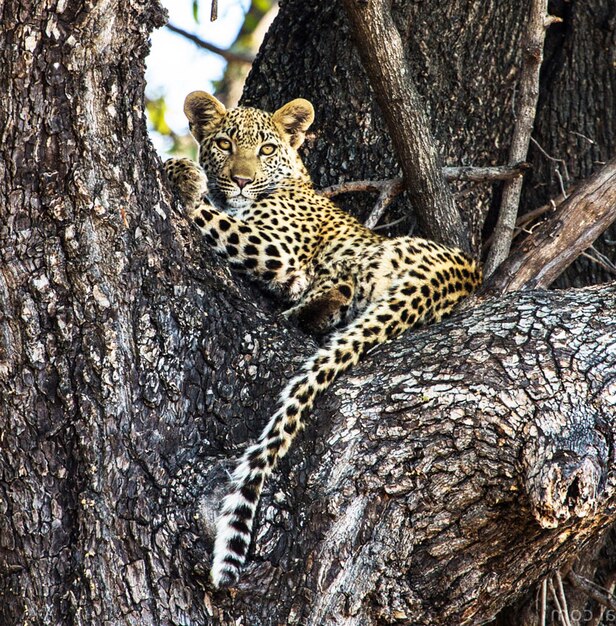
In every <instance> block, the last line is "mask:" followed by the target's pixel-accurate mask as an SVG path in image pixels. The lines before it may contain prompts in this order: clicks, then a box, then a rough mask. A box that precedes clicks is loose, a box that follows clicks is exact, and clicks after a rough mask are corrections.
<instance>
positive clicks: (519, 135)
mask: <svg viewBox="0 0 616 626" xmlns="http://www.w3.org/2000/svg"><path fill="white" fill-rule="evenodd" d="M547 10H548V2H547V0H532V2H531V10H530V15H529V18H528V28H527V33H526V41H525V45H524V48H525V50H524V57H525V58H524V61H523V63H522V71H521V77H520V94H519V99H518V106H517V116H516V117H517V119H516V124H515V127H514V130H513V138H512V141H511V148H510V151H509V162H510V163H518V162H520V161H523V160H525V159H526V155H527V153H528V143H529V141H530V135H531V133H532V130H533V123H534V121H535V111H536V108H537V98H538V97H539V69H540V68H541V62H542V60H543V42H544V39H545V30H546V28H547V26H549V24H551V23H554V22H555V21H557V20H558V18H553V17H551V16H548V15H547ZM521 191H522V179H521V178H516V179H514V180H512V181H510V182H506V183H505V186H504V189H503V197H502V200H501V207H500V212H499V216H498V222H497V224H496V229H495V235H494V242H493V244H492V247H491V248H490V253H489V254H488V259H487V261H486V267H485V273H486V275H487V276H489V275H490V274H492V273H493V272H494V270H495V269H496V268H497V267H498V266H499V265H500V264H501V263H502V262H503V261H504V260H505V259H506V258H507V255H508V254H509V250H510V248H511V242H512V240H513V231H514V227H515V221H516V217H517V214H518V205H519V203H520V192H521Z"/></svg>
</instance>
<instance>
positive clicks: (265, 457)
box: [211, 302, 408, 587]
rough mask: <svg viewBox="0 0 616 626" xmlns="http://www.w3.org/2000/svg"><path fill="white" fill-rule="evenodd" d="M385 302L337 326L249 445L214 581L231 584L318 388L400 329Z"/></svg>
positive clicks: (219, 533)
mask: <svg viewBox="0 0 616 626" xmlns="http://www.w3.org/2000/svg"><path fill="white" fill-rule="evenodd" d="M382 308H383V307H382V305H379V303H378V302H377V303H374V304H373V305H371V306H370V307H368V309H366V311H364V313H363V314H362V315H360V316H359V317H358V318H356V319H355V320H354V321H353V322H352V323H351V324H350V325H349V326H348V327H347V328H345V329H343V330H341V331H338V332H337V333H335V334H334V335H332V337H331V338H330V340H329V343H328V344H327V345H326V346H325V347H323V348H321V349H319V350H318V351H317V352H316V353H315V354H314V355H313V356H312V357H311V358H310V359H308V361H307V362H306V363H305V364H304V366H303V367H302V370H301V372H300V373H299V374H298V375H297V376H295V377H294V378H293V379H292V380H291V381H290V382H289V384H288V385H287V386H286V388H285V389H284V391H283V392H282V395H281V406H280V408H279V409H278V410H277V411H276V413H274V415H273V416H272V418H271V419H270V421H269V423H268V424H267V426H266V427H265V429H264V430H263V432H262V433H261V436H260V437H259V440H258V441H257V443H255V444H254V445H252V446H250V447H249V448H247V449H246V451H245V452H244V454H243V455H242V457H241V459H240V461H239V464H238V466H237V467H236V469H235V471H234V472H233V475H232V485H233V486H232V491H231V492H230V493H229V494H228V495H227V496H226V497H225V498H224V500H223V504H222V509H221V512H220V516H219V518H218V522H217V527H216V541H215V544H214V559H213V564H212V570H211V575H212V580H213V583H214V585H215V586H216V587H229V586H232V585H233V584H234V583H235V582H236V581H237V579H238V577H239V573H240V569H241V567H242V565H243V564H244V561H245V560H246V553H247V552H248V547H249V545H250V538H251V534H252V526H253V521H254V518H255V513H256V510H257V506H258V504H259V498H260V496H261V490H262V488H263V484H264V482H265V479H266V478H267V477H268V476H269V475H270V474H271V473H272V470H273V469H274V467H275V465H276V462H277V461H278V459H279V458H281V457H283V456H284V455H285V454H286V452H287V451H288V449H289V447H290V445H291V443H292V442H293V439H295V436H296V435H297V433H298V432H299V431H300V430H301V429H302V428H303V427H304V423H303V422H304V420H305V419H306V417H307V414H308V413H309V412H310V409H311V408H312V406H313V404H314V400H315V398H316V396H317V394H318V393H320V392H322V391H324V390H325V389H327V387H329V386H330V385H331V384H332V382H333V381H334V379H335V378H336V377H337V376H338V375H339V374H341V373H342V372H344V371H346V370H347V369H349V368H350V367H352V366H353V365H354V364H356V363H357V362H358V361H359V359H360V357H361V355H362V354H363V353H365V351H366V350H367V349H368V348H369V347H371V346H373V345H375V344H377V343H382V342H384V341H386V340H387V339H389V338H391V337H393V336H395V335H397V334H399V333H400V332H402V331H403V330H404V329H405V328H406V327H408V324H406V323H403V322H401V321H400V320H397V322H396V321H394V320H389V323H383V322H382V321H379V319H378V318H379V315H381V316H382V315H384V313H383V310H382Z"/></svg>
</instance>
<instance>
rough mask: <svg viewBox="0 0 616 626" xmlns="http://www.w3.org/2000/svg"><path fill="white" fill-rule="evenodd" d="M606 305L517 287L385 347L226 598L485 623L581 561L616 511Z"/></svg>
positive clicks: (610, 319) (309, 439) (615, 328)
mask: <svg viewBox="0 0 616 626" xmlns="http://www.w3.org/2000/svg"><path fill="white" fill-rule="evenodd" d="M612 307H616V287H614V286H606V287H603V288H601V289H596V288H591V289H586V290H575V291H571V292H560V291H539V292H532V293H515V294H508V295H506V296H504V297H501V298H498V299H494V300H491V301H489V302H485V303H483V304H482V305H481V306H480V307H477V308H476V309H475V310H474V311H469V312H465V313H464V314H459V315H457V316H456V317H455V318H452V319H450V320H447V321H445V322H443V323H441V324H439V325H438V326H433V327H431V328H427V329H426V330H425V331H420V332H415V333H408V334H406V335H404V336H403V337H402V338H400V339H399V340H398V341H397V342H396V343H392V344H388V345H386V346H381V347H379V348H377V349H376V350H375V351H374V352H372V354H370V355H368V356H367V358H366V359H365V360H364V361H363V362H362V363H361V364H359V365H358V366H357V368H356V369H354V370H353V372H352V373H351V375H350V376H349V377H346V378H345V380H344V381H339V382H338V383H336V384H335V385H334V387H333V389H332V390H331V392H329V393H328V394H327V395H326V396H324V397H322V398H321V400H320V401H319V402H318V403H317V407H316V410H315V413H314V415H313V416H312V419H311V423H310V425H309V426H308V428H307V430H306V435H305V436H303V437H302V440H301V443H300V445H299V446H298V448H297V449H295V450H294V451H292V452H291V453H290V456H289V459H287V460H285V461H284V463H283V464H282V466H281V469H280V471H279V472H277V475H276V476H275V477H274V480H273V484H272V485H271V487H270V489H269V490H268V494H267V495H266V498H265V500H264V503H263V507H262V512H261V515H260V519H261V524H263V526H261V528H260V533H259V539H258V541H257V542H256V543H255V545H254V547H253V550H254V556H252V558H251V559H250V562H249V565H248V571H247V572H246V576H245V578H244V581H243V583H242V584H241V585H240V588H239V590H238V594H239V595H238V596H237V597H233V598H224V599H222V602H223V603H224V604H223V606H226V607H228V608H229V610H230V611H233V610H235V611H236V614H237V610H238V606H241V605H245V606H251V607H257V606H258V607H259V608H258V609H256V610H258V611H259V614H258V616H253V620H254V622H255V623H259V618H260V619H262V620H265V616H266V615H267V616H268V618H269V619H270V620H271V622H272V623H281V624H284V623H290V622H291V621H292V620H291V617H293V619H295V620H296V621H297V622H298V623H303V624H306V625H310V626H321V625H322V624H339V623H343V618H344V617H347V618H349V619H350V616H353V617H354V618H355V619H356V620H357V622H356V623H361V624H366V625H372V624H374V625H376V624H383V623H394V620H395V619H399V620H404V619H406V620H407V621H408V623H412V624H414V625H420V624H423V625H428V624H429V625H431V626H434V625H436V624H473V623H481V622H482V621H484V620H487V619H488V618H489V617H491V616H492V615H494V613H495V612H496V611H497V610H498V609H499V608H500V607H502V606H503V605H504V604H506V603H508V602H510V601H511V600H512V599H513V598H514V597H515V596H516V595H517V594H519V593H522V592H524V591H525V590H526V589H528V587H529V586H531V585H532V584H534V583H535V582H538V581H540V580H542V579H543V578H544V577H545V576H546V574H547V573H548V572H549V571H552V570H553V569H554V568H555V567H556V568H558V567H560V566H562V565H563V564H564V563H567V562H571V560H572V559H573V558H574V557H575V555H576V554H578V552H579V551H580V549H581V548H582V546H583V545H584V543H585V542H586V541H588V540H589V539H590V538H591V537H594V536H597V535H599V534H600V533H602V532H603V531H604V530H605V529H606V528H607V527H608V525H609V524H610V522H611V521H613V520H614V516H615V513H614V511H615V510H616V509H614V506H613V503H614V502H615V501H616V483H615V481H614V479H613V477H612V476H611V468H612V464H613V458H612V450H613V446H614V441H616V428H615V425H614V423H613V420H611V419H610V417H611V414H612V412H613V402H614V398H615V395H614V394H615V393H616V388H615V387H614V384H613V381H612V379H611V376H612V372H613V371H614V367H615V366H616V352H614V349H613V348H614V345H615V342H616V321H615V318H614V316H613V315H612V313H611V309H612ZM565 320H567V321H566V322H565ZM445 355H446V356H445ZM377 364H378V368H377V367H376V365H377ZM334 407H335V410H332V409H333V408H334ZM322 418H325V419H324V421H321V419H322ZM306 475H308V476H309V477H310V478H309V479H308V480H309V481H310V490H311V497H310V500H309V503H308V505H307V506H305V505H306V503H305V500H302V495H301V494H300V493H298V488H297V487H296V485H298V484H299V485H303V482H302V481H303V480H305V478H304V477H305V476H306ZM289 481H291V483H289ZM300 491H301V489H300ZM302 493H303V492H302ZM486 494H489V495H486ZM298 501H301V502H302V504H303V505H304V506H300V507H297V508H296V507H295V506H294V503H295V502H298ZM504 527H506V528H507V532H503V528H504ZM292 529H297V531H296V533H297V534H295V535H294V536H293V537H297V540H298V541H299V537H300V536H301V542H302V549H303V553H302V557H301V558H298V553H297V552H296V548H295V546H294V539H293V538H291V539H289V540H288V541H285V537H287V536H288V533H289V532H293V531H292ZM289 579H292V580H294V581H296V580H300V579H301V580H302V585H287V586H286V587H285V582H288V581H289ZM556 584H557V583H556ZM266 587H267V588H270V589H274V588H275V589H281V588H283V587H285V588H286V589H288V592H285V594H284V598H285V600H284V602H281V601H280V600H281V598H280V597H277V598H276V600H275V601H271V602H266V603H265V604H264V602H263V599H262V590H263V589H264V588H266ZM305 589H318V593H315V594H313V595H311V598H312V599H313V601H311V602H306V600H305ZM559 597H560V595H559ZM349 598H352V606H349V605H348V604H347V602H348V599H349ZM289 607H293V608H289Z"/></svg>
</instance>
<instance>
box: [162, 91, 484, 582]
mask: <svg viewBox="0 0 616 626" xmlns="http://www.w3.org/2000/svg"><path fill="white" fill-rule="evenodd" d="M184 112H185V114H186V117H187V118H188V122H189V129H190V132H191V133H192V135H193V137H194V139H195V140H196V142H197V144H198V151H199V157H198V160H199V162H198V163H196V162H195V161H193V160H191V159H186V158H182V159H169V160H167V161H166V163H165V171H166V173H167V176H168V178H169V181H170V183H171V185H172V187H173V188H174V189H175V190H176V192H177V194H178V196H179V198H180V201H181V202H182V203H183V204H184V206H185V210H186V212H187V214H188V217H189V220H191V221H192V222H193V223H194V225H195V226H196V227H197V229H198V230H199V231H200V233H201V235H202V236H203V239H204V240H205V242H206V244H207V245H209V246H210V247H211V248H212V249H213V250H214V251H215V252H216V253H217V254H218V255H220V256H221V257H223V258H224V259H225V260H226V262H227V263H228V264H229V265H230V267H231V268H235V269H237V270H240V271H241V272H244V273H247V274H249V275H250V277H251V278H252V279H254V280H256V281H257V282H258V283H260V284H261V285H263V286H264V287H265V288H267V289H268V290H270V291H273V292H275V293H276V294H277V295H279V296H280V297H281V298H282V301H283V306H285V307H286V308H285V311H284V313H283V315H284V316H285V317H286V318H287V319H289V320H291V321H293V322H294V323H297V325H298V326H299V327H300V328H301V329H303V330H304V331H306V332H309V333H312V334H314V335H315V336H317V337H319V338H320V341H321V343H320V347H318V348H317V349H316V350H315V352H314V353H313V355H312V356H310V357H309V358H308V359H307V360H306V361H305V362H304V364H303V365H302V366H301V367H300V369H299V371H298V372H297V373H296V374H295V375H294V376H293V377H292V378H291V379H290V380H289V382H288V383H287V384H286V385H285V386H284V388H283V389H282V391H281V393H280V397H279V399H278V404H277V408H276V410H275V411H274V412H273V415H271V417H270V418H269V420H268V421H267V423H266V425H265V427H264V428H263V430H262V432H261V434H260V436H259V438H258V440H257V441H256V442H255V443H253V444H251V445H248V446H247V447H246V448H245V451H244V452H243V454H242V455H241V458H240V459H239V461H238V462H237V464H236V466H235V469H234V470H233V472H232V475H231V479H230V484H231V486H230V487H229V489H228V492H227V495H226V496H225V497H224V498H223V500H222V505H221V508H220V512H219V514H218V518H217V522H216V536H215V540H214V548H213V558H212V565H211V569H210V574H211V582H212V583H213V585H214V587H216V588H223V587H232V586H234V585H236V584H237V582H238V580H239V577H240V572H241V569H242V567H243V566H244V565H245V562H246V559H247V554H248V550H249V548H250V543H251V540H252V532H253V526H254V524H255V517H256V513H257V509H258V505H259V501H260V498H261V494H262V491H263V487H264V483H265V481H266V479H267V478H268V477H269V476H270V475H271V473H272V471H273V470H274V468H275V466H276V464H277V462H278V461H279V460H280V459H281V458H282V457H283V456H284V455H285V454H286V453H287V452H288V450H289V448H290V446H291V444H292V442H293V441H294V439H295V438H296V437H297V435H298V433H300V432H301V431H302V429H303V428H304V427H305V425H306V423H307V422H308V418H309V414H310V412H311V409H312V408H313V406H314V403H315V400H316V398H317V396H319V394H322V393H323V392H324V391H325V390H326V389H327V388H328V387H329V386H330V385H332V383H333V381H334V380H335V379H337V377H338V376H340V375H341V374H342V373H344V372H345V371H347V370H348V369H349V368H351V367H352V366H354V365H355V364H357V363H358V361H359V360H360V358H361V357H362V355H364V354H365V353H366V352H367V351H368V350H369V349H370V348H372V347H374V346H376V345H378V344H381V343H384V342H386V341H389V340H391V339H393V338H395V337H398V336H399V335H400V334H401V333H402V332H404V331H405V330H407V329H410V328H416V327H418V326H420V325H423V324H426V323H436V322H439V321H440V320H441V319H442V318H443V317H444V316H445V315H448V314H450V313H451V312H452V311H453V310H454V308H455V307H456V305H457V304H458V303H459V302H460V301H461V300H462V299H464V298H467V297H468V296H469V295H471V294H472V293H473V292H474V291H476V289H477V288H478V287H479V285H480V284H481V281H482V269H481V265H480V263H479V262H478V261H476V260H475V259H473V258H472V257H471V256H469V255H468V254H466V253H465V252H463V251H462V250H460V249H457V248H452V247H449V246H445V245H442V244H440V243H437V242H435V241H431V240H428V239H423V238H420V237H415V236H398V237H387V236H385V235H383V234H379V233H377V232H375V231H373V230H370V229H368V228H366V227H365V226H364V225H363V224H362V223H361V222H360V221H359V220H358V219H356V218H355V217H353V216H352V215H350V214H349V213H348V212H346V211H344V210H343V209H341V208H339V207H338V206H337V205H336V204H334V202H333V201H332V200H330V199H329V198H327V197H325V196H324V195H321V194H319V193H318V192H317V190H316V189H315V187H314V185H313V183H312V181H311V178H310V175H309V173H308V170H307V169H306V167H305V165H304V163H303V161H302V159H301V157H300V154H299V151H298V149H299V148H300V147H301V146H302V144H303V143H304V140H305V137H306V131H307V130H308V128H309V127H310V126H311V124H312V123H313V121H314V115H315V114H314V107H313V105H312V104H311V103H310V102H309V101H308V100H305V99H303V98H296V99H294V100H291V101H290V102H287V103H286V104H284V105H283V106H282V107H280V108H279V109H277V110H276V111H275V112H273V113H269V112H266V111H263V110H261V109H256V108H252V107H243V106H237V107H233V108H227V107H225V105H224V104H223V103H221V102H220V101H219V100H218V99H216V98H215V97H214V96H212V95H210V94H208V93H206V92H203V91H195V92H192V93H190V94H188V96H187V97H186V99H185V103H184Z"/></svg>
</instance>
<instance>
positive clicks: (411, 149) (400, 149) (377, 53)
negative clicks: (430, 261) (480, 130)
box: [343, 0, 469, 250]
mask: <svg viewBox="0 0 616 626" xmlns="http://www.w3.org/2000/svg"><path fill="white" fill-rule="evenodd" d="M343 4H344V7H345V10H346V12H347V15H348V17H349V19H350V22H351V24H352V26H353V30H354V35H355V41H356V45H357V50H358V52H359V54H360V56H361V59H362V63H363V65H364V68H365V70H366V74H367V75H368V78H369V79H370V83H371V85H372V89H373V91H374V96H375V98H376V100H377V102H378V103H379V105H380V107H381V110H382V111H383V115H384V117H385V121H386V123H387V127H388V129H389V134H390V136H391V139H392V142H393V145H394V149H395V151H396V155H397V157H398V162H399V163H400V167H401V168H402V172H403V174H404V179H405V182H406V185H407V188H408V189H409V191H410V193H411V194H412V197H413V204H414V207H415V210H416V213H417V219H418V221H419V224H420V226H421V229H422V231H423V232H424V234H425V235H426V236H428V237H431V238H432V239H435V240H437V241H441V242H443V243H447V244H451V245H457V246H459V247H461V248H463V249H465V250H468V249H469V242H468V237H467V235H466V229H465V228H464V224H463V223H462V219H461V217H460V213H459V211H458V209H457V208H456V205H455V202H454V198H453V194H452V193H451V191H450V190H449V188H448V186H447V184H446V183H445V180H444V178H443V175H442V173H441V171H440V165H439V156H438V153H437V150H436V145H435V142H434V139H433V137H432V133H431V132H430V123H429V120H428V116H427V115H426V112H425V107H424V104H423V102H422V100H421V98H420V96H419V94H418V92H417V89H416V87H415V85H414V82H413V79H412V74H411V71H410V68H409V67H408V63H407V62H406V58H405V54H404V47H403V45H402V40H401V38H400V33H399V32H398V30H397V28H396V25H395V24H394V22H393V20H392V17H391V11H390V6H389V3H388V2H386V1H385V0H371V1H370V2H361V1H359V0H344V2H343ZM384 42H387V45H384Z"/></svg>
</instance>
